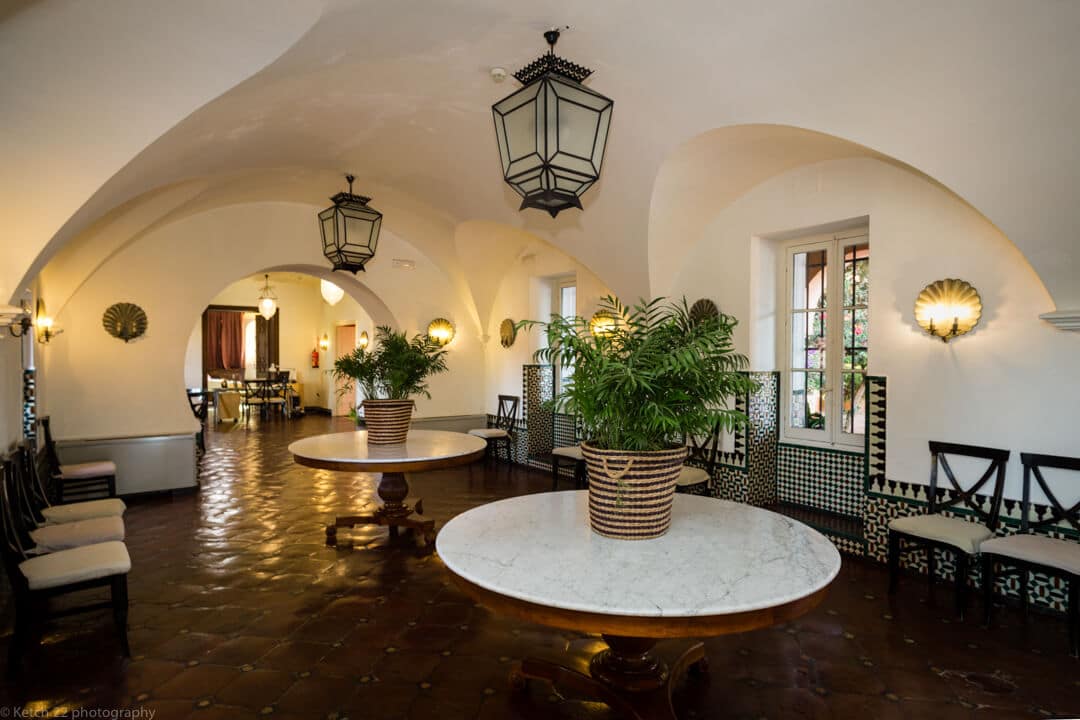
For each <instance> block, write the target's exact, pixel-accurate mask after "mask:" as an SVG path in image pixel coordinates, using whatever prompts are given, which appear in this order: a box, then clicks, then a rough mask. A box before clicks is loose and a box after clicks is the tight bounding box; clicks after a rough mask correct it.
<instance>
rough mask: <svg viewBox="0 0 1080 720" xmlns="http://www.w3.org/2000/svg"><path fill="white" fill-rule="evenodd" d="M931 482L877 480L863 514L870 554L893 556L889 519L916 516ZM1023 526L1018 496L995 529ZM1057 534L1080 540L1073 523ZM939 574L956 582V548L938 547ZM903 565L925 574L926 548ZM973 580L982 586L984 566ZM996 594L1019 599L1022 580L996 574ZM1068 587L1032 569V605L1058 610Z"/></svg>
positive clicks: (983, 503) (1041, 511)
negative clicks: (939, 548)
mask: <svg viewBox="0 0 1080 720" xmlns="http://www.w3.org/2000/svg"><path fill="white" fill-rule="evenodd" d="M927 489H928V487H927V486H926V485H919V484H915V483H902V482H896V481H892V480H888V481H883V482H881V483H878V482H874V483H873V484H872V490H871V492H870V495H869V497H868V498H867V502H866V510H865V515H864V529H865V535H866V547H867V554H868V555H869V556H871V557H873V558H874V559H875V560H877V561H879V562H885V561H886V560H887V559H888V552H889V550H888V541H889V521H890V520H892V519H893V518H897V517H905V516H908V515H917V514H919V513H923V512H926V491H927ZM944 497H945V498H951V497H952V494H951V493H944ZM976 500H977V502H978V504H979V506H980V507H981V508H982V509H984V510H985V509H988V508H989V506H990V498H989V497H987V496H983V495H978V496H976ZM1034 510H1035V513H1036V515H1037V516H1039V517H1045V516H1046V513H1047V512H1049V508H1048V507H1045V506H1038V505H1037V506H1035V508H1034ZM945 514H946V515H948V516H951V517H961V518H963V517H969V516H970V515H971V514H972V513H970V511H960V510H957V511H952V510H950V511H947V512H946V513H945ZM1019 528H1020V503H1019V502H1017V501H1015V500H1006V501H1005V502H1004V503H1003V506H1002V509H1001V523H1000V525H999V527H998V528H997V530H996V534H997V535H998V536H1004V535H1011V534H1013V533H1015V532H1017V531H1018V530H1019ZM1049 534H1050V535H1051V536H1053V537H1058V538H1062V539H1072V540H1077V533H1075V532H1074V531H1071V529H1069V528H1065V527H1057V528H1055V529H1054V530H1052V531H1051V532H1050V533H1049ZM935 559H936V573H935V575H936V576H937V577H938V578H939V579H941V580H943V581H947V582H953V580H954V578H955V577H956V562H955V558H954V556H953V554H952V553H948V552H940V551H939V552H938V553H937V554H936V555H935ZM901 566H902V567H903V568H905V569H906V570H908V571H910V572H914V573H918V574H920V575H925V574H926V572H927V565H926V555H925V553H911V554H909V555H905V556H903V558H902V561H901ZM968 584H969V585H970V586H971V587H972V588H975V589H978V588H979V587H981V579H980V572H979V567H978V565H976V566H975V567H973V568H972V572H971V574H970V576H969V578H968ZM995 587H996V589H997V593H998V594H999V595H1000V596H1002V597H1005V598H1006V599H1010V600H1018V599H1019V597H1020V580H1019V578H1018V577H1017V576H1005V575H1000V576H999V577H998V578H997V579H996V583H995ZM1067 594H1068V586H1067V584H1066V583H1064V582H1063V581H1062V580H1061V579H1060V578H1056V577H1051V576H1047V575H1043V574H1041V573H1032V575H1031V578H1030V580H1029V582H1028V598H1029V602H1030V603H1031V604H1032V606H1033V607H1037V608H1043V609H1047V610H1050V611H1054V612H1064V611H1065V607H1066V599H1067Z"/></svg>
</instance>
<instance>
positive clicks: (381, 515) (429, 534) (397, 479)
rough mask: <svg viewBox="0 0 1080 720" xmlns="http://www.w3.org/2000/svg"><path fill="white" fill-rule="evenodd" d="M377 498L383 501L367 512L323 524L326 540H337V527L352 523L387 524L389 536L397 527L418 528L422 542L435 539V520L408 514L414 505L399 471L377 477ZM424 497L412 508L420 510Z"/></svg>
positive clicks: (393, 533)
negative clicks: (380, 504) (410, 502)
mask: <svg viewBox="0 0 1080 720" xmlns="http://www.w3.org/2000/svg"><path fill="white" fill-rule="evenodd" d="M378 493H379V498H380V499H381V500H382V501H383V505H382V507H380V508H379V509H378V510H376V511H375V512H373V513H372V514H370V515H348V516H343V517H338V518H334V522H333V524H332V525H327V526H326V544H327V545H334V544H336V543H337V529H338V528H342V527H353V526H355V525H386V526H388V527H389V528H390V537H391V538H396V537H397V536H398V528H402V527H403V528H408V529H410V530H414V531H415V530H419V531H420V532H421V533H422V534H423V536H424V542H425V543H427V544H431V543H433V542H434V541H435V521H434V520H420V519H419V518H411V517H409V516H410V515H412V514H413V512H414V508H411V507H409V505H408V504H407V503H406V502H405V498H406V497H408V495H409V483H408V482H407V481H406V480H405V475H404V474H402V473H390V472H388V473H383V476H382V479H380V480H379V487H378ZM423 507H424V505H423V500H417V501H416V507H415V512H416V513H417V514H423V512H424V510H423Z"/></svg>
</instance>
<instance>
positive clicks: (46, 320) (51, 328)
mask: <svg viewBox="0 0 1080 720" xmlns="http://www.w3.org/2000/svg"><path fill="white" fill-rule="evenodd" d="M34 328H35V330H36V333H35V334H36V335H37V341H38V342H39V343H41V344H42V345H48V344H49V341H50V340H52V339H53V338H54V337H56V336H57V335H59V334H60V333H62V332H64V331H63V330H61V329H60V328H58V327H56V324H55V323H54V322H53V319H52V318H51V317H49V314H48V313H47V312H45V301H44V300H42V299H41V298H38V301H37V308H36V309H35V311H34Z"/></svg>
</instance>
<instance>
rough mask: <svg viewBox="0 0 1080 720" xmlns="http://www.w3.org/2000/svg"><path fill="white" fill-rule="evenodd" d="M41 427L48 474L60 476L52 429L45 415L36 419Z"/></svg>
mask: <svg viewBox="0 0 1080 720" xmlns="http://www.w3.org/2000/svg"><path fill="white" fill-rule="evenodd" d="M38 423H39V424H40V426H41V433H40V435H39V437H41V438H42V439H43V440H44V441H45V447H44V450H45V457H47V458H48V459H49V472H50V473H52V474H53V475H59V474H60V456H59V455H58V454H57V453H56V443H55V442H53V436H52V427H51V426H50V424H49V416H48V415H45V416H42V417H41V418H39V419H38Z"/></svg>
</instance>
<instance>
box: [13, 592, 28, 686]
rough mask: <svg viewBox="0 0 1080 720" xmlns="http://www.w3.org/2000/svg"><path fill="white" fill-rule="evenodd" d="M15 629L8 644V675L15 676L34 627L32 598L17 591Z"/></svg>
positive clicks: (20, 665)
mask: <svg viewBox="0 0 1080 720" xmlns="http://www.w3.org/2000/svg"><path fill="white" fill-rule="evenodd" d="M15 592H16V594H15V631H14V632H13V633H12V634H11V640H10V641H9V642H10V643H11V644H10V645H8V670H7V671H8V676H9V677H14V676H15V675H17V674H18V672H19V670H20V669H21V667H22V656H23V653H24V652H25V651H26V647H27V644H28V641H29V640H30V632H31V629H32V627H33V623H34V620H33V616H32V612H31V611H32V606H31V603H30V599H29V598H28V597H25V596H23V593H21V592H19V591H18V590H16V591H15Z"/></svg>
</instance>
